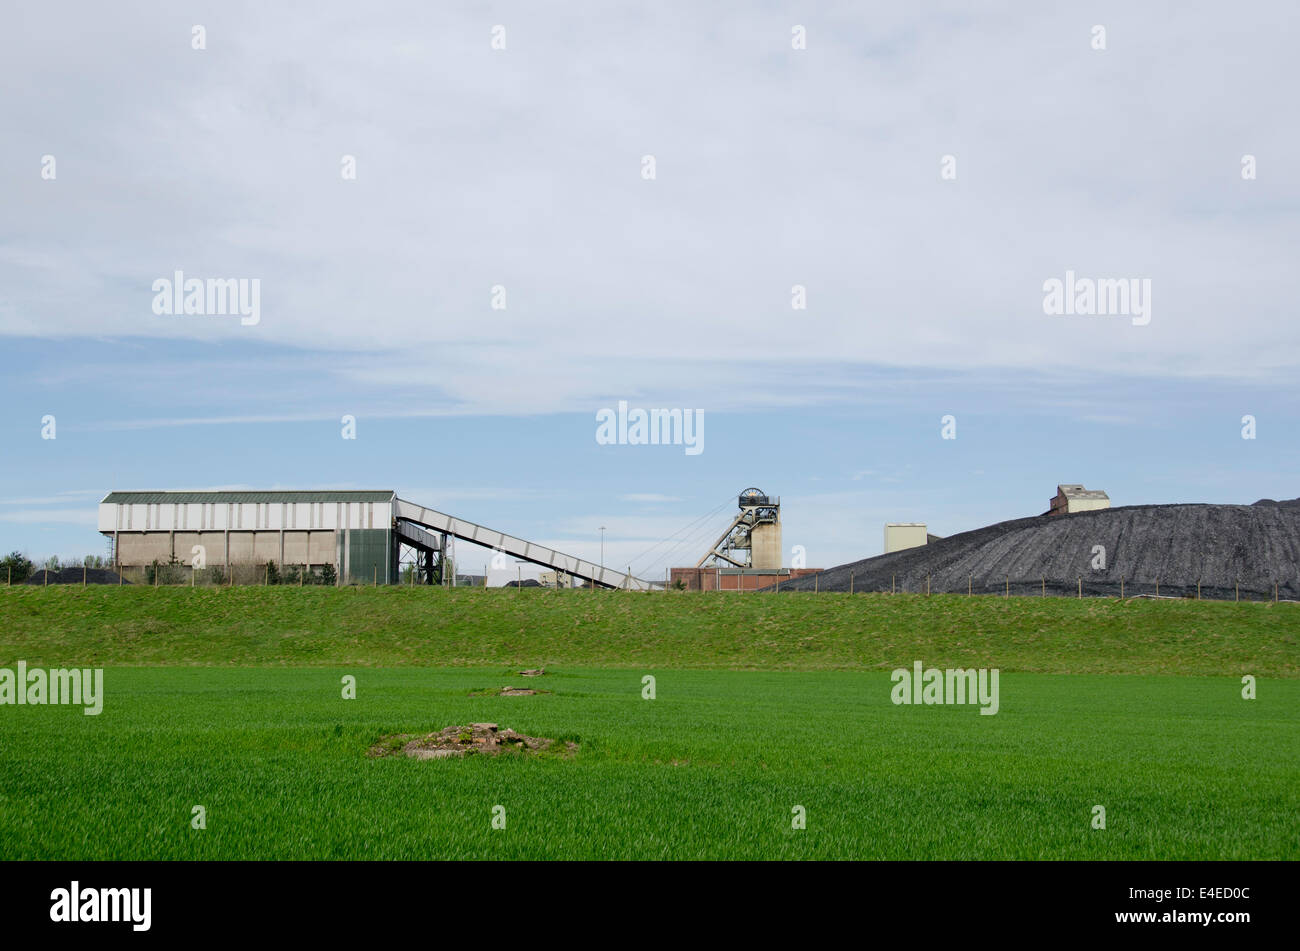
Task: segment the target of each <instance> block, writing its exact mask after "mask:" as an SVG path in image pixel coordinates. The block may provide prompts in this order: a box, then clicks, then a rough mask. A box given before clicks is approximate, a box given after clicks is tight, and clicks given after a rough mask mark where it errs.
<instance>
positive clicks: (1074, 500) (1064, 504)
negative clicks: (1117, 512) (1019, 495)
mask: <svg viewBox="0 0 1300 951" xmlns="http://www.w3.org/2000/svg"><path fill="white" fill-rule="evenodd" d="M1108 508H1110V496H1109V495H1107V494H1106V493H1105V492H1103V491H1101V490H1100V489H1085V488H1084V487H1083V486H1081V485H1058V486H1057V487H1056V495H1054V496H1053V497H1052V500H1051V503H1050V507H1049V508H1048V510H1047V512H1046V514H1047V515H1068V514H1070V513H1071V512H1092V511H1095V510H1096V509H1108Z"/></svg>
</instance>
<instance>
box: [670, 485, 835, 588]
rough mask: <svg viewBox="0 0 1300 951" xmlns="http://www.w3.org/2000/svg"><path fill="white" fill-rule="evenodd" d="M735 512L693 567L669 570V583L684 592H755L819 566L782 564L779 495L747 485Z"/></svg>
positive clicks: (739, 498) (815, 569)
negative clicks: (737, 510) (724, 528)
mask: <svg viewBox="0 0 1300 951" xmlns="http://www.w3.org/2000/svg"><path fill="white" fill-rule="evenodd" d="M737 506H738V508H739V510H740V511H739V512H738V513H737V514H736V516H735V517H734V518H733V519H732V520H731V524H730V525H728V526H727V528H726V530H724V531H723V532H722V534H721V535H719V536H718V540H717V541H716V542H714V543H713V545H712V546H711V547H710V548H709V550H708V551H707V552H705V553H704V555H703V557H701V558H700V560H699V561H697V562H696V563H695V566H694V567H692V568H673V569H671V570H670V571H669V583H670V584H671V585H672V586H673V587H675V588H676V587H680V588H684V589H686V590H687V591H757V590H758V589H760V588H765V587H767V586H768V585H774V584H777V583H779V582H781V581H785V580H789V579H790V578H799V577H802V576H803V575H809V574H816V573H817V572H818V571H819V570H820V569H817V568H782V567H781V499H780V497H772V496H769V495H767V493H765V492H764V491H763V490H762V489H756V488H748V489H745V491H743V492H741V493H740V495H739V496H738V497H737Z"/></svg>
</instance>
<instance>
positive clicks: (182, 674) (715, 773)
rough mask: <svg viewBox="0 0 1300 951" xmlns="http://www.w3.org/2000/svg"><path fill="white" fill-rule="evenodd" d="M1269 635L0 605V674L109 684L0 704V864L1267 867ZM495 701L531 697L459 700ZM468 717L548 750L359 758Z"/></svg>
mask: <svg viewBox="0 0 1300 951" xmlns="http://www.w3.org/2000/svg"><path fill="white" fill-rule="evenodd" d="M1297 630H1300V610H1297V606H1295V605H1286V604H1282V605H1264V604H1253V605H1246V604H1243V605H1232V604H1218V603H1209V602H1200V603H1194V602H1130V603H1127V604H1119V603H1116V602H1113V601H1102V600H1097V601H1089V600H1086V599H1085V600H1083V601H1073V600H1069V599H1050V598H1049V599H1043V600H1041V601H1040V600H1039V599H1033V598H1023V599H1020V598H1012V599H1009V600H1004V599H999V598H971V599H967V598H961V597H948V598H939V597H935V598H932V599H928V600H927V599H924V598H920V597H897V598H891V597H889V596H877V595H869V596H857V597H854V598H850V597H848V596H842V595H831V596H827V595H821V596H816V595H810V596H781V597H779V598H778V597H776V596H772V597H767V596H744V595H741V596H735V595H719V596H700V595H681V596H677V595H673V596H668V597H665V596H662V595H653V596H652V595H628V594H621V593H614V594H590V593H584V592H564V593H554V592H541V591H523V592H506V591H490V592H476V591H451V592H448V591H429V590H425V591H419V590H416V591H397V590H382V589H380V590H356V591H354V590H342V591H329V590H311V589H304V590H301V591H298V590H292V589H255V588H249V589H235V590H234V591H203V590H197V591H188V590H184V589H175V590H167V589H159V590H143V589H138V590H129V589H124V590H117V589H106V590H104V589H101V590H95V589H86V590H81V589H64V590H55V589H51V590H48V591H45V590H40V589H25V590H21V591H19V590H17V589H15V590H13V591H5V590H0V667H12V666H13V665H14V663H15V662H16V661H17V660H19V659H22V660H25V661H27V662H28V663H29V664H30V665H33V666H67V665H74V664H75V665H84V666H105V667H107V668H108V670H107V673H106V674H105V693H106V698H105V703H104V711H103V713H102V714H101V715H99V716H97V717H88V716H84V715H83V714H82V712H81V709H80V708H77V707H31V706H22V707H18V706H0V857H3V858H5V859H19V858H39V859H107V858H127V859H145V858H169V859H188V858H201V859H230V858H286V859H287V858H410V859H424V858H629V859H637V858H656V859H657V858H684V859H695V858H754V859H766V858H949V859H965V858H991V859H996V858H1025V859H1029V858H1069V859H1253V858H1290V859H1295V858H1300V678H1297V676H1296V674H1297V665H1296V661H1297V654H1298V653H1300V651H1298V650H1297ZM914 660H922V661H924V662H925V664H926V665H927V666H948V665H950V664H952V665H962V666H979V667H984V666H988V667H998V668H1000V669H1001V670H1002V671H1003V673H1002V677H1001V684H1000V687H1001V689H1000V711H999V713H998V714H997V715H996V716H980V715H979V713H978V707H976V706H895V705H893V704H892V703H891V702H890V687H891V683H890V679H889V675H888V672H887V671H888V669H890V668H892V667H896V666H910V664H911V662H912V661H914ZM541 664H546V665H547V666H548V673H547V676H545V677H543V678H540V679H538V680H533V681H523V680H521V679H520V678H519V677H518V676H517V675H516V673H515V672H516V671H518V670H519V669H520V668H521V667H523V666H529V667H532V666H538V665H541ZM1243 673H1251V674H1254V675H1255V676H1257V677H1258V678H1259V687H1258V699H1256V700H1249V701H1248V700H1243V699H1242V697H1241V684H1240V678H1241V675H1242V674H1243ZM345 674H351V675H354V676H355V677H356V678H357V698H356V699H355V700H344V699H342V696H341V689H342V687H341V683H340V680H341V678H342V677H343V676H344V675H345ZM645 674H653V675H654V676H655V677H656V679H657V683H656V688H657V696H656V699H654V700H646V699H642V695H641V690H642V683H641V677H642V676H643V675H645ZM506 684H514V685H516V686H519V685H526V686H533V687H540V688H544V689H546V690H549V691H552V692H551V693H549V694H543V695H538V696H525V697H492V696H475V695H473V694H475V693H477V692H479V691H482V690H483V689H484V688H493V687H500V686H504V685H506ZM478 721H491V722H497V723H500V724H501V725H502V726H503V727H506V726H508V727H513V728H514V729H516V730H519V731H521V732H524V733H530V734H533V735H541V736H549V737H554V738H575V737H576V738H577V739H579V741H580V749H579V753H578V755H577V756H576V758H574V759H572V760H562V759H558V758H549V757H501V758H496V759H490V758H486V757H478V758H476V757H471V758H468V759H463V760H436V761H425V762H421V761H414V760H407V759H403V758H397V757H391V758H383V759H372V758H369V757H367V756H366V750H367V748H368V747H369V746H370V745H371V744H372V743H374V742H375V741H376V740H377V739H378V738H379V737H380V736H381V735H383V734H387V733H398V732H402V733H405V732H420V731H427V730H433V729H437V728H441V727H444V726H448V725H451V724H458V723H468V722H478ZM196 804H199V805H203V806H205V807H206V810H207V828H206V829H205V830H201V831H199V830H194V829H191V828H190V819H191V808H192V807H193V806H194V805H196ZM496 805H501V806H504V807H505V810H506V820H507V821H506V828H505V829H493V828H492V825H491V819H492V808H493V806H496ZM795 805H801V806H803V807H805V809H806V814H807V828H806V829H803V830H798V831H796V830H793V829H792V828H791V815H792V813H791V810H792V807H793V806H795ZM1094 805H1102V806H1104V807H1105V809H1106V825H1107V827H1106V829H1105V830H1094V829H1092V828H1091V825H1090V820H1091V818H1092V808H1093V806H1094Z"/></svg>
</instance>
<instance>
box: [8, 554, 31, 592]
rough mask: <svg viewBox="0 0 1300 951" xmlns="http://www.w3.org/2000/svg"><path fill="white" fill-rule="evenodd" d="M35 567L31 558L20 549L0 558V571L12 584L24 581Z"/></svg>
mask: <svg viewBox="0 0 1300 951" xmlns="http://www.w3.org/2000/svg"><path fill="white" fill-rule="evenodd" d="M35 568H36V566H35V565H34V564H32V560H31V559H30V558H28V557H27V556H26V555H24V554H23V553H22V552H20V551H11V552H10V553H9V554H7V555H5V556H4V558H0V572H3V573H4V575H5V578H6V580H8V581H10V582H11V583H13V584H21V583H22V582H24V581H26V580H27V579H28V578H30V577H31V575H32V571H33V570H34V569H35Z"/></svg>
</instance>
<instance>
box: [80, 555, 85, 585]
mask: <svg viewBox="0 0 1300 951" xmlns="http://www.w3.org/2000/svg"><path fill="white" fill-rule="evenodd" d="M81 586H82V587H83V588H84V587H85V586H86V563H85V562H84V561H83V562H82V563H81Z"/></svg>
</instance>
